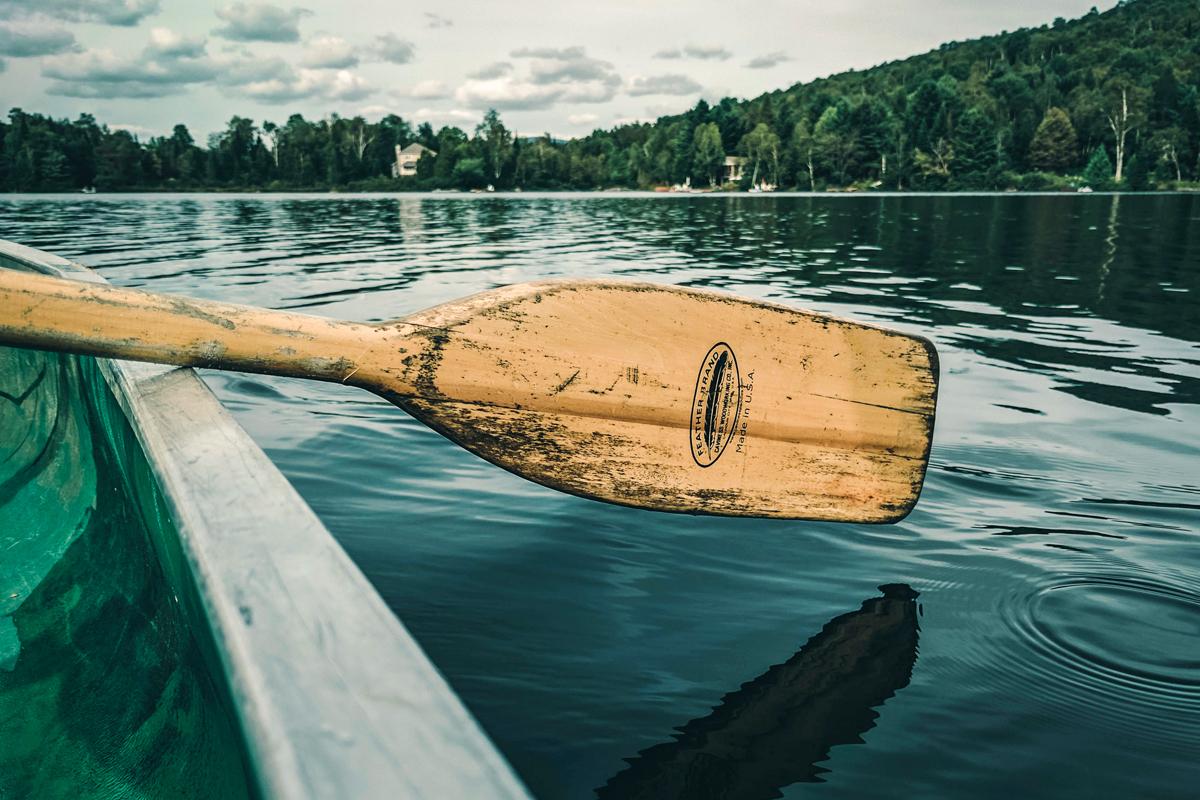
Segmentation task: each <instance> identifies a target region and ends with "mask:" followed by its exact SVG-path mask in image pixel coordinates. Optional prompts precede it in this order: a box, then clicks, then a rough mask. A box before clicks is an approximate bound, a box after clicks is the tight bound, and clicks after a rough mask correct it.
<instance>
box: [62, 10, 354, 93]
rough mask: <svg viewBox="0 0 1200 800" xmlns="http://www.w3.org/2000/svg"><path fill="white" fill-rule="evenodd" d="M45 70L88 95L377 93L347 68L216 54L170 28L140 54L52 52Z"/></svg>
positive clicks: (65, 90)
mask: <svg viewBox="0 0 1200 800" xmlns="http://www.w3.org/2000/svg"><path fill="white" fill-rule="evenodd" d="M42 74H43V75H44V76H45V77H47V78H50V79H51V80H52V81H53V83H52V84H51V86H50V88H49V90H48V91H49V93H50V94H57V95H65V96H68V97H86V98H112V97H130V98H152V97H164V96H167V95H172V94H179V93H181V92H183V91H184V90H185V88H186V87H187V86H189V85H193V84H209V85H215V86H217V87H220V88H221V90H222V91H223V92H224V93H225V94H228V95H233V96H238V97H248V98H252V99H255V100H258V101H260V102H263V103H287V102H291V101H294V100H303V99H316V100H329V101H348V102H353V101H357V100H363V99H366V98H367V97H368V96H370V95H371V94H373V93H374V92H375V91H376V89H375V87H373V86H371V85H370V84H369V83H367V81H366V80H364V79H363V78H361V77H359V76H358V75H355V74H354V73H352V72H349V71H348V70H344V69H343V70H338V71H337V72H334V71H333V70H331V69H300V70H295V69H293V68H292V67H291V66H290V65H289V64H288V63H287V62H285V61H284V60H283V59H282V58H279V57H277V56H272V57H268V58H260V57H257V56H254V55H252V54H250V53H248V52H247V51H245V50H241V49H235V50H233V51H232V52H225V53H221V54H219V55H216V56H210V55H208V54H207V52H205V46H204V43H203V42H201V41H198V40H193V39H186V38H184V37H182V36H180V35H178V34H176V33H174V32H173V31H170V30H168V29H165V28H160V29H155V30H154V31H153V32H152V33H151V40H150V43H149V44H147V46H146V48H145V49H144V50H143V51H142V54H141V55H140V56H139V57H135V58H127V57H120V56H117V55H116V54H115V53H113V52H112V51H111V50H108V49H97V50H88V51H86V52H82V53H71V54H65V55H59V56H50V57H48V58H45V59H44V60H43V61H42Z"/></svg>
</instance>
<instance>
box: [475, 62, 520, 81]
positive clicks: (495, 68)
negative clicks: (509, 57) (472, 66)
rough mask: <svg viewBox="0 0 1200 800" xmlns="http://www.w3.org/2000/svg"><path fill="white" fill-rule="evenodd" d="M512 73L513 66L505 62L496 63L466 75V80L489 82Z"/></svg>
mask: <svg viewBox="0 0 1200 800" xmlns="http://www.w3.org/2000/svg"><path fill="white" fill-rule="evenodd" d="M512 71H513V65H512V64H510V63H508V62H507V61H497V62H496V63H494V64H488V65H487V66H486V67H484V68H483V69H481V70H479V71H477V72H472V73H471V74H469V75H467V77H468V78H475V79H476V80H481V81H490V80H491V79H492V78H499V77H502V76H504V75H507V74H508V73H510V72H512Z"/></svg>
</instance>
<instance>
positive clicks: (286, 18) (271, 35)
mask: <svg viewBox="0 0 1200 800" xmlns="http://www.w3.org/2000/svg"><path fill="white" fill-rule="evenodd" d="M216 13H217V17H218V18H220V19H221V20H224V22H225V23H226V25H225V27H224V28H217V29H216V30H214V31H213V33H214V34H216V35H217V36H220V37H222V38H224V39H231V40H232V41H235V42H298V41H300V28H299V25H300V19H301V18H302V17H305V16H309V15H311V14H312V12H311V11H309V10H308V9H306V8H293V9H291V10H290V11H285V10H283V9H282V8H280V7H279V6H272V5H268V4H266V3H234V4H233V5H231V6H226V7H225V8H222V9H221V10H220V11H217V12H216Z"/></svg>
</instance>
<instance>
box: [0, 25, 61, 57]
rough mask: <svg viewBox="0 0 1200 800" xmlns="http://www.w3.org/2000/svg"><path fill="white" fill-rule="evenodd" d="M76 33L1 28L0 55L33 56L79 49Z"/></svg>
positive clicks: (55, 30)
mask: <svg viewBox="0 0 1200 800" xmlns="http://www.w3.org/2000/svg"><path fill="white" fill-rule="evenodd" d="M78 49H79V45H78V44H77V43H76V42H75V35H74V34H73V33H71V32H70V31H67V30H62V29H51V30H46V29H39V28H34V29H27V30H25V31H21V30H17V29H16V28H9V27H5V28H0V56H11V57H12V58H32V57H35V56H49V55H54V54H56V53H65V52H68V51H71V50H78Z"/></svg>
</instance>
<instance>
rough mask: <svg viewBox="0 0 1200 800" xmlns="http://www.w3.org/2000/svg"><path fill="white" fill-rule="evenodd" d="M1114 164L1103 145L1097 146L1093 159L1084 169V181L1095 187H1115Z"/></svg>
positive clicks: (1104, 188) (1102, 188)
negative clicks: (1113, 177)
mask: <svg viewBox="0 0 1200 800" xmlns="http://www.w3.org/2000/svg"><path fill="white" fill-rule="evenodd" d="M1112 175H1113V165H1112V161H1110V160H1109V158H1108V153H1107V152H1105V150H1104V148H1103V147H1097V148H1096V152H1095V154H1094V155H1093V156H1092V159H1091V160H1090V161H1088V165H1087V168H1086V169H1084V171H1083V182H1084V184H1085V185H1087V186H1090V187H1092V188H1093V189H1100V190H1102V191H1103V190H1106V189H1111V188H1113V179H1112Z"/></svg>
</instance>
